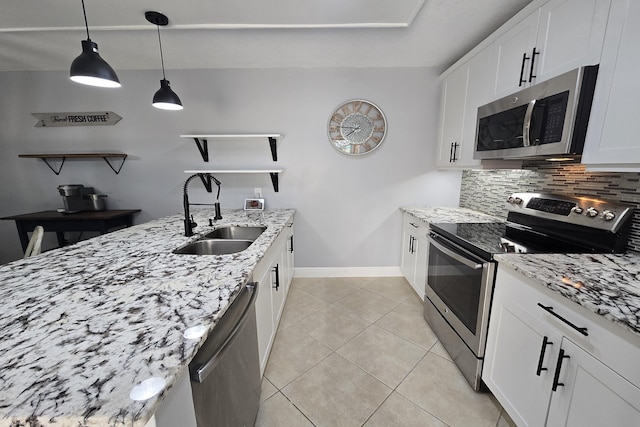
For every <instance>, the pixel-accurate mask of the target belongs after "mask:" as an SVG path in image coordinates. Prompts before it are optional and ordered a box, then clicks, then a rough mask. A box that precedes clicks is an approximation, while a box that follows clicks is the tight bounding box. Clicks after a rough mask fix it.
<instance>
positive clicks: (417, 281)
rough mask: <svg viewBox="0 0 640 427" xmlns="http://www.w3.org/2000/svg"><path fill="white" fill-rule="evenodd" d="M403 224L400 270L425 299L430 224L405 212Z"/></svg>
mask: <svg viewBox="0 0 640 427" xmlns="http://www.w3.org/2000/svg"><path fill="white" fill-rule="evenodd" d="M403 218H404V219H403V224H402V259H401V264H400V270H401V271H402V274H403V275H404V277H405V278H406V279H407V281H408V282H409V283H410V284H411V286H412V287H413V290H414V291H416V293H417V294H418V296H419V297H420V298H421V299H423V300H424V287H425V283H426V281H427V261H428V259H429V241H428V240H427V234H428V233H429V226H428V225H427V224H426V223H424V222H422V221H421V220H419V219H417V218H415V217H414V216H413V215H411V214H408V213H406V212H405V213H404V217H403Z"/></svg>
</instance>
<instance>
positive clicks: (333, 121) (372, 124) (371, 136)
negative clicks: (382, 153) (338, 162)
mask: <svg viewBox="0 0 640 427" xmlns="http://www.w3.org/2000/svg"><path fill="white" fill-rule="evenodd" d="M327 131H328V134H329V141H330V142H331V145H333V147H334V148H335V149H336V150H338V151H340V152H341V153H344V154H348V155H350V156H359V155H362V154H367V153H370V152H371V151H373V150H375V149H376V148H378V147H379V146H380V144H382V141H383V140H384V136H385V135H386V133H387V119H386V117H385V116H384V114H383V113H382V110H381V109H380V108H378V106H377V105H375V104H374V103H372V102H369V101H365V100H363V99H352V100H351V101H347V102H344V103H342V104H340V105H339V106H338V107H336V109H335V110H334V112H333V113H332V114H331V117H330V118H329V124H328V129H327Z"/></svg>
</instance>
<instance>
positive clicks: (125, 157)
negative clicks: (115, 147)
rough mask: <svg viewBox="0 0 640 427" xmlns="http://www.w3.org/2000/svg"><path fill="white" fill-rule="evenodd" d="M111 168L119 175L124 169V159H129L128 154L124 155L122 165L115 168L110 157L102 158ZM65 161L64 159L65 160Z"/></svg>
mask: <svg viewBox="0 0 640 427" xmlns="http://www.w3.org/2000/svg"><path fill="white" fill-rule="evenodd" d="M102 159H103V160H104V161H105V162H106V163H107V164H108V165H109V167H110V168H111V170H112V171H113V172H115V174H116V175H118V174H119V173H120V171H121V170H122V166H124V161H125V160H127V156H126V155H125V156H124V157H122V162H121V163H120V166H119V167H118V169H116V168H114V167H113V165H112V164H111V162H110V161H109V158H108V157H107V156H105V157H103V158H102ZM62 163H64V160H63V162H62ZM60 169H62V165H60Z"/></svg>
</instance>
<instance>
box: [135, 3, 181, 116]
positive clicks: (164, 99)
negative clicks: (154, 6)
mask: <svg viewBox="0 0 640 427" xmlns="http://www.w3.org/2000/svg"><path fill="white" fill-rule="evenodd" d="M144 17H145V18H147V21H149V22H151V23H152V24H155V25H156V27H157V29H158V43H159V44H160V62H161V64H162V80H160V89H158V91H157V92H156V93H155V95H153V104H152V105H153V106H154V107H155V108H159V109H161V110H182V108H183V107H182V101H180V98H179V97H178V95H176V93H175V92H174V91H172V90H171V87H170V86H169V80H167V79H166V77H165V74H164V58H163V56H162V40H161V39H160V27H161V26H163V27H164V26H166V25H167V24H169V18H167V17H166V16H165V15H163V14H162V13H160V12H154V11H148V12H145V13H144Z"/></svg>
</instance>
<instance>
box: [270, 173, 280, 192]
mask: <svg viewBox="0 0 640 427" xmlns="http://www.w3.org/2000/svg"><path fill="white" fill-rule="evenodd" d="M269 175H271V183H272V184H273V191H275V192H276V193H277V192H278V172H269Z"/></svg>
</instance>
